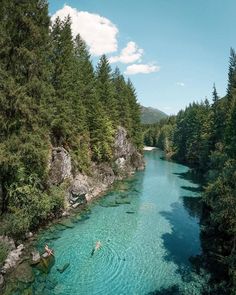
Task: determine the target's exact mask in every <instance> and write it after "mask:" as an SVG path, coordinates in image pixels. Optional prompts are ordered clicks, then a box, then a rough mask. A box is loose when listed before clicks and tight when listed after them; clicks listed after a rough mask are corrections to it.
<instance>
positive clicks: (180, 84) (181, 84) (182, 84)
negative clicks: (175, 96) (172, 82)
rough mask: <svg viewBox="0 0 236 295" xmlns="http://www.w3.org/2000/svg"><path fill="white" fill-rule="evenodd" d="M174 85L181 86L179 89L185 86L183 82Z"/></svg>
mask: <svg viewBox="0 0 236 295" xmlns="http://www.w3.org/2000/svg"><path fill="white" fill-rule="evenodd" d="M176 85H178V86H181V87H184V86H185V84H184V83H183V82H176Z"/></svg>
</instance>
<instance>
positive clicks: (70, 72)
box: [0, 0, 142, 236]
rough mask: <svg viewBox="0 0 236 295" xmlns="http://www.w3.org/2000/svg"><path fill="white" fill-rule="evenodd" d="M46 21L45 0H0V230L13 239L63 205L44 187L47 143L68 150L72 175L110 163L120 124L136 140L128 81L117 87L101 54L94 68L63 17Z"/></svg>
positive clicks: (135, 109)
mask: <svg viewBox="0 0 236 295" xmlns="http://www.w3.org/2000/svg"><path fill="white" fill-rule="evenodd" d="M49 26H50V17H49V15H48V4H47V1H45V0H32V1H13V0H8V1H7V0H3V1H2V2H1V7H0V206H1V207H0V212H1V214H2V215H1V231H2V232H3V233H4V232H5V233H7V234H12V235H15V236H18V235H20V234H23V233H25V232H26V231H28V230H29V229H32V228H35V227H37V226H38V225H39V224H40V223H41V222H44V221H45V220H46V219H47V218H49V217H50V216H51V215H54V214H57V212H60V210H61V208H63V207H64V201H63V200H64V198H63V188H61V187H49V184H48V173H49V171H48V170H49V165H48V159H49V157H50V151H51V149H52V147H57V146H63V147H64V148H65V149H66V150H67V151H68V152H69V154H70V155H71V157H72V163H73V171H72V172H73V173H76V172H77V171H82V172H85V173H89V172H90V168H91V166H92V165H91V162H92V161H95V162H104V161H107V162H112V159H113V156H114V155H113V147H114V138H115V133H116V130H117V127H118V126H119V125H121V126H124V127H127V129H128V133H129V137H130V140H131V141H133V143H134V144H136V146H137V147H138V148H141V145H142V136H141V129H140V118H139V117H140V111H139V106H138V103H137V101H136V95H135V90H134V88H133V86H132V84H131V82H130V81H127V82H126V81H125V79H124V77H122V76H121V75H120V77H121V80H122V81H121V91H119V87H120V86H118V84H119V83H118V84H117V83H116V82H117V81H115V79H114V78H113V77H114V75H113V73H112V71H111V67H110V65H109V62H108V59H107V58H106V56H102V57H101V59H100V61H99V63H98V65H97V68H96V71H95V70H94V68H93V65H92V62H91V60H90V54H89V52H88V49H87V46H86V44H85V42H84V41H83V40H82V39H81V37H80V36H79V35H78V36H77V37H76V38H75V39H73V37H72V32H71V20H70V18H69V17H66V18H65V19H64V20H60V19H59V18H57V19H56V20H55V22H54V24H53V25H52V27H51V28H50V29H49ZM120 102H125V103H124V104H123V105H121V103H120Z"/></svg>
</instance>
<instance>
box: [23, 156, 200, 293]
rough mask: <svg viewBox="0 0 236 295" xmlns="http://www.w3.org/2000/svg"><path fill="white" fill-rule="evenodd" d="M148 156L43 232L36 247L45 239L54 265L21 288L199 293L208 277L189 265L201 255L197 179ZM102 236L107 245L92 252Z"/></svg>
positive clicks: (96, 291) (38, 237) (154, 157)
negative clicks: (132, 171) (137, 168)
mask: <svg viewBox="0 0 236 295" xmlns="http://www.w3.org/2000/svg"><path fill="white" fill-rule="evenodd" d="M145 158H146V161H147V166H146V169H145V171H143V172H142V171H140V172H136V173H135V175H133V176H132V177H131V178H129V179H126V180H123V181H120V182H118V184H117V186H116V187H113V189H112V190H111V191H110V192H109V193H107V195H106V196H104V198H100V199H98V200H96V201H95V202H93V203H91V204H89V205H88V207H87V211H84V212H83V213H82V214H81V213H80V214H78V216H77V215H74V216H71V217H68V218H67V219H64V221H63V222H62V221H60V222H59V223H57V224H54V225H52V226H50V227H48V228H45V229H44V230H42V231H41V232H40V233H39V234H38V236H37V240H36V241H35V243H36V244H35V245H36V247H37V249H38V250H40V249H43V247H44V245H45V243H47V244H48V245H49V246H50V247H51V248H53V249H54V251H55V257H56V259H55V264H54V265H53V266H52V268H51V271H50V272H49V273H48V274H47V275H43V274H42V273H41V272H38V271H37V270H35V269H34V270H33V272H34V275H35V278H34V282H33V283H31V284H28V285H27V286H26V285H25V286H24V288H25V289H24V292H26V291H25V290H27V292H31V293H29V294H35V295H37V294H48V295H54V294H55V295H56V294H59V295H62V294H63V295H65V294H78V290H79V292H80V294H92V295H94V294H115V295H116V294H139V295H146V294H151V292H154V291H155V292H159V291H160V292H164V291H165V292H170V291H171V290H174V291H175V292H177V291H176V290H178V292H179V294H188V295H189V294H200V292H201V286H202V284H203V279H204V277H202V276H199V275H197V274H196V273H195V272H194V271H193V269H192V266H191V263H190V262H189V258H190V257H191V256H194V255H198V254H199V253H200V252H201V246H200V239H199V232H200V230H199V215H198V213H197V211H196V209H197V205H196V204H197V203H196V202H197V201H198V197H197V195H198V194H197V188H198V184H197V183H194V182H192V181H191V180H189V179H186V178H185V174H186V173H187V172H188V171H189V169H188V168H187V167H186V166H183V165H180V164H176V163H173V162H168V161H165V160H163V153H162V152H161V151H158V150H156V151H151V152H146V153H145ZM98 240H99V241H101V244H102V247H101V249H100V250H99V251H98V252H97V253H96V254H95V255H93V256H92V257H91V251H92V249H93V247H94V245H95V243H96V241H98ZM64 266H66V269H65V270H64V271H63V272H60V271H59V270H62V269H63V268H64ZM174 291H173V292H174ZM40 292H41V293H40ZM180 292H181V293H180ZM21 294H23V293H21ZM27 294H28V293H27ZM157 294H158V293H157ZM163 294H165V293H163ZM173 294H174V293H173Z"/></svg>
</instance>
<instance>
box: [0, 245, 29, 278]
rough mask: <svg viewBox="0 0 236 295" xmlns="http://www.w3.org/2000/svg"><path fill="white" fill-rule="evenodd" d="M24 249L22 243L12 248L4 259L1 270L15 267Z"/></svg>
mask: <svg viewBox="0 0 236 295" xmlns="http://www.w3.org/2000/svg"><path fill="white" fill-rule="evenodd" d="M23 250H24V245H23V244H20V245H19V246H18V247H17V248H16V249H14V250H12V251H11V252H10V253H9V254H8V256H7V259H6V260H5V263H4V265H3V267H2V270H1V272H2V273H6V272H7V271H8V270H10V269H11V268H13V267H15V266H16V265H17V263H18V261H19V260H20V257H21V254H22V252H23Z"/></svg>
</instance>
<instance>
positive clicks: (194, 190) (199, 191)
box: [181, 185, 203, 193]
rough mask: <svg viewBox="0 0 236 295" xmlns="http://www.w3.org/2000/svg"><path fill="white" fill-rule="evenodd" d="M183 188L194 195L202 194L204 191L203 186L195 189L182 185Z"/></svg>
mask: <svg viewBox="0 0 236 295" xmlns="http://www.w3.org/2000/svg"><path fill="white" fill-rule="evenodd" d="M181 188H182V189H184V190H187V191H190V192H192V193H201V192H202V191H203V189H202V187H201V186H199V187H194V186H185V185H182V186H181Z"/></svg>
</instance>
